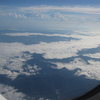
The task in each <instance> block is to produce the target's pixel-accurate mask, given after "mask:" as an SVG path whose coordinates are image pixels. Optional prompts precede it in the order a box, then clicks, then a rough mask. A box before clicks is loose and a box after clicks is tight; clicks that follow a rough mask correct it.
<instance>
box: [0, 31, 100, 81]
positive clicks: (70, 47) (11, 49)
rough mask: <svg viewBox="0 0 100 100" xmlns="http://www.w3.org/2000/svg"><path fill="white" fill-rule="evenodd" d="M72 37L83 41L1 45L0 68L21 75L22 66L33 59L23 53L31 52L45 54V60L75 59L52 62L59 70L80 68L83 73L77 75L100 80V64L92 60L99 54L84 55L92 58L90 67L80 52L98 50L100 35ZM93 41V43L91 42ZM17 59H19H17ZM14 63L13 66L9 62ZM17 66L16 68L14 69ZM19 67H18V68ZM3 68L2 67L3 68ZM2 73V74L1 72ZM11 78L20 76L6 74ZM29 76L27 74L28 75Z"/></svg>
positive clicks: (17, 34)
mask: <svg viewBox="0 0 100 100" xmlns="http://www.w3.org/2000/svg"><path fill="white" fill-rule="evenodd" d="M36 34H37V33H13V34H12V33H11V34H6V35H11V36H12V37H13V36H23V35H25V36H29V35H36ZM39 35H47V36H65V37H68V35H66V34H43V33H39ZM70 36H72V37H80V38H81V40H79V41H76V40H73V41H59V42H51V43H46V42H41V43H39V44H31V45H25V44H21V43H17V42H16V43H3V42H2V43H0V47H1V49H0V57H1V58H0V59H1V60H0V61H1V62H0V66H8V69H9V68H12V70H17V71H18V70H19V69H20V70H19V71H20V73H24V72H23V71H22V69H21V66H23V64H24V62H25V61H27V60H28V59H31V55H29V54H27V55H24V56H23V52H26V51H28V52H30V53H31V54H33V53H39V54H44V55H43V56H44V58H45V59H65V58H68V59H69V58H70V57H75V59H74V60H73V61H72V62H70V63H67V62H66V63H63V62H59V61H58V62H52V63H56V64H57V66H58V68H63V67H66V68H68V69H70V70H73V69H75V68H80V69H81V71H80V72H78V73H77V75H86V76H87V77H89V78H94V79H97V80H99V79H100V77H99V76H100V75H99V72H98V70H99V64H100V63H99V62H98V61H95V60H93V59H92V58H98V59H99V55H98V54H96V53H95V54H82V55H83V56H84V57H86V59H87V57H90V58H91V59H90V58H89V59H88V62H89V63H90V65H88V64H87V63H86V62H85V61H84V59H83V58H80V56H79V54H78V52H79V51H81V50H83V49H91V48H97V47H98V46H99V45H100V35H99V34H98V35H94V36H93V35H77V34H76V35H75V34H74V35H70ZM89 41H91V42H89ZM16 57H17V58H16ZM10 61H11V62H12V63H11V64H10V63H9V62H10ZM14 66H15V67H14ZM16 66H17V67H16ZM90 67H91V68H90ZM1 68H2V67H1ZM30 68H31V67H30ZM5 71H7V70H5V69H3V70H2V72H5ZM0 73H1V72H0ZM6 73H8V74H9V75H10V76H13V77H16V76H17V75H18V73H17V72H14V73H12V72H9V71H8V72H6ZM26 74H27V73H26Z"/></svg>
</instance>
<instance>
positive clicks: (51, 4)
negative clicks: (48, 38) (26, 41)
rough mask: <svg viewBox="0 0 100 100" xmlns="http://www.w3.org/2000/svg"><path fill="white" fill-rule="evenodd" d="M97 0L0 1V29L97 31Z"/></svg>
mask: <svg viewBox="0 0 100 100" xmlns="http://www.w3.org/2000/svg"><path fill="white" fill-rule="evenodd" d="M99 5H100V0H0V23H1V24H0V30H19V31H20V30H25V31H29V30H32V31H34V30H38V31H41V30H74V31H77V30H79V31H80V30H81V31H99V26H100V7H99Z"/></svg>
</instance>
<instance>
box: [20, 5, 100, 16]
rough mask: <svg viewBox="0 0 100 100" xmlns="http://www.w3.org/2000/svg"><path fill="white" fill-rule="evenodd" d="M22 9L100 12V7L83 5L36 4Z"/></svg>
mask: <svg viewBox="0 0 100 100" xmlns="http://www.w3.org/2000/svg"><path fill="white" fill-rule="evenodd" d="M20 10H21V11H23V12H25V11H33V12H34V11H38V12H49V11H59V12H73V13H74V12H75V13H84V14H100V8H97V7H91V6H90V7H88V6H86V7H82V6H34V7H23V8H20Z"/></svg>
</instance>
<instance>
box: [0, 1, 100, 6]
mask: <svg viewBox="0 0 100 100" xmlns="http://www.w3.org/2000/svg"><path fill="white" fill-rule="evenodd" d="M0 5H8V6H9V5H11V6H32V5H73V6H74V5H83V6H85V5H89V6H98V5H100V0H0Z"/></svg>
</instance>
